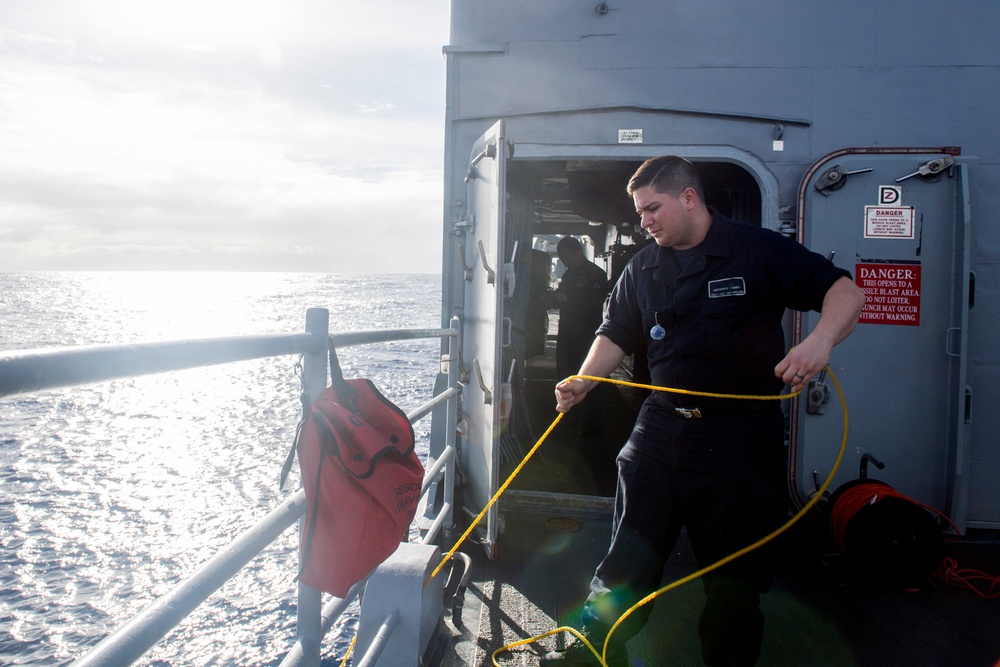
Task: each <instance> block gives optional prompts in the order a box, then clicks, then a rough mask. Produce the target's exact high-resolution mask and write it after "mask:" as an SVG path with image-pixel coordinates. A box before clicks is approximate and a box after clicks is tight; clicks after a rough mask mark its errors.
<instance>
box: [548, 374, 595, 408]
mask: <svg viewBox="0 0 1000 667" xmlns="http://www.w3.org/2000/svg"><path fill="white" fill-rule="evenodd" d="M593 386H594V381H593V380H581V379H579V378H573V379H566V380H563V381H562V382H560V383H559V384H557V385H556V412H569V409H570V408H571V407H573V406H574V405H576V404H577V403H579V402H580V401H582V400H583V397H584V396H586V395H587V392H588V391H590V388H591V387H593Z"/></svg>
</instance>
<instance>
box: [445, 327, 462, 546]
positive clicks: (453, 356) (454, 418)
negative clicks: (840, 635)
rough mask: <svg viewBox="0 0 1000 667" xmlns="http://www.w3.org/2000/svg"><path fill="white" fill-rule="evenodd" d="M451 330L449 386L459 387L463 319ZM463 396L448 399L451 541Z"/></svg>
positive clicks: (448, 534)
mask: <svg viewBox="0 0 1000 667" xmlns="http://www.w3.org/2000/svg"><path fill="white" fill-rule="evenodd" d="M450 328H451V330H452V331H453V332H454V335H452V336H449V337H448V359H449V361H450V363H449V364H448V388H449V389H451V388H455V387H458V380H459V377H460V375H459V373H460V368H459V360H460V359H459V355H460V354H461V344H462V330H461V321H460V320H459V319H458V318H457V317H452V318H451V324H450ZM460 397H461V392H459V393H457V394H455V395H454V396H452V397H451V398H449V399H448V409H447V417H446V418H445V424H446V425H447V426H446V427H445V436H444V445H445V451H447V449H448V448H449V447H451V448H452V449H453V450H455V451H454V454H453V455H452V457H451V461H449V462H448V464H447V465H445V467H444V505H443V506H444V507H447V508H448V509H447V512H448V516H447V517H445V521H444V535H445V537H446V538H447V539H448V540H449V541H450V540H451V539H452V537H454V532H455V531H454V525H455V520H454V517H453V514H454V511H453V510H452V508H453V507H455V481H456V479H457V470H456V466H458V464H459V460H458V450H457V449H455V433H456V429H457V428H458V401H459V398H460Z"/></svg>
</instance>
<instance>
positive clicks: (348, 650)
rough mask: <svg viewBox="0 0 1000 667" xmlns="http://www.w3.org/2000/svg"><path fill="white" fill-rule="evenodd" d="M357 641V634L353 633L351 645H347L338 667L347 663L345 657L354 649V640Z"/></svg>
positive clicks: (348, 656) (342, 666)
mask: <svg viewBox="0 0 1000 667" xmlns="http://www.w3.org/2000/svg"><path fill="white" fill-rule="evenodd" d="M356 641H358V636H357V635H354V639H352V640H351V645H350V646H348V647H347V653H345V654H344V659H343V660H341V661H340V667H344V665H346V664H347V659H348V658H350V657H351V651H353V650H354V642H356Z"/></svg>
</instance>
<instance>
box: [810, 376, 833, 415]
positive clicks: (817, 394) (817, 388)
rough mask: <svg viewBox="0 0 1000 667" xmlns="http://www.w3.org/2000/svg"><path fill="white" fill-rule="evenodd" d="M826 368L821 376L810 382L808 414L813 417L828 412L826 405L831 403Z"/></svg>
mask: <svg viewBox="0 0 1000 667" xmlns="http://www.w3.org/2000/svg"><path fill="white" fill-rule="evenodd" d="M824 380H826V368H824V369H823V370H822V371H820V374H819V376H818V377H817V378H816V379H815V380H812V381H810V382H809V392H808V394H807V395H806V398H807V401H806V412H808V413H809V414H811V415H821V414H824V413H825V412H826V404H827V403H829V402H830V387H829V386H827V384H826V382H824Z"/></svg>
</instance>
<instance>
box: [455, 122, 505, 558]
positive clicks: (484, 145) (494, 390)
mask: <svg viewBox="0 0 1000 667" xmlns="http://www.w3.org/2000/svg"><path fill="white" fill-rule="evenodd" d="M506 162H507V149H506V139H505V136H504V123H503V121H498V122H497V123H496V124H495V125H494V126H493V127H491V128H490V129H489V130H488V131H487V132H486V133H485V134H484V135H483V136H482V137H480V138H479V139H478V140H477V141H476V142H475V144H474V145H473V147H472V152H471V154H470V157H469V171H468V174H467V175H466V197H467V199H466V201H467V202H468V208H467V210H468V213H469V220H468V222H469V224H468V227H467V231H466V238H465V243H464V251H465V253H466V257H465V262H466V265H467V266H469V267H471V272H470V274H471V275H470V276H469V277H470V278H471V280H470V281H469V282H467V283H466V288H465V316H464V321H463V352H462V356H463V359H465V362H466V364H467V365H471V366H472V367H471V368H470V369H469V372H470V374H471V376H472V377H471V378H470V382H469V383H468V385H467V386H466V387H465V396H464V399H463V409H464V416H465V419H466V428H467V431H466V433H465V442H464V446H463V452H462V453H463V461H462V465H463V467H464V469H465V473H466V479H467V486H466V488H465V502H466V505H467V506H468V508H469V509H470V510H473V511H475V512H477V513H478V512H479V511H481V510H482V508H483V507H485V506H486V504H487V503H488V502H489V499H490V498H491V497H492V496H493V494H494V493H495V492H496V490H497V488H499V483H500V482H499V467H500V465H499V446H498V443H497V439H496V435H495V434H496V432H497V430H498V429H497V428H496V425H497V424H499V421H500V413H499V408H500V398H501V388H500V384H501V381H502V377H501V376H502V372H501V371H500V370H499V364H498V359H499V351H500V349H501V348H500V346H501V336H502V334H503V331H502V329H503V327H501V326H499V324H500V323H502V321H503V314H502V312H501V310H502V308H503V298H502V295H501V294H500V290H501V288H502V285H503V279H502V268H503V264H504V260H503V258H504V257H505V253H504V247H503V246H504V242H503V220H504V205H505V196H504V193H505V191H506V184H505V176H506ZM497 516H498V515H497V508H496V507H493V508H490V511H489V513H488V514H487V516H486V519H485V524H486V525H485V527H484V529H485V532H486V535H485V543H484V546H485V548H486V552H487V554H489V555H490V556H491V557H492V556H493V555H494V545H495V544H496V537H497V523H498V521H497Z"/></svg>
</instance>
